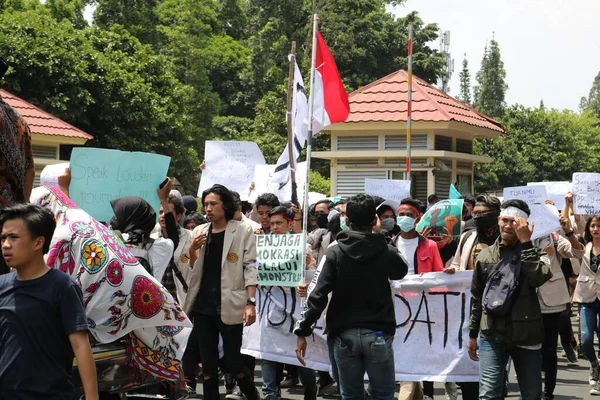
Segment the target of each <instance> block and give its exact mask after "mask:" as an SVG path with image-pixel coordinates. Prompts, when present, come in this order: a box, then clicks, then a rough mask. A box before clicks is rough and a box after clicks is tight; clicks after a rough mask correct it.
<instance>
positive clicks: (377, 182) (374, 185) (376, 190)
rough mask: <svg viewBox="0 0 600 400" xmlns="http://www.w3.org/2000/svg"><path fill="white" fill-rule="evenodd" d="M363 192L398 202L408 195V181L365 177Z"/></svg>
mask: <svg viewBox="0 0 600 400" xmlns="http://www.w3.org/2000/svg"><path fill="white" fill-rule="evenodd" d="M365 193H367V194H369V195H371V196H379V197H382V198H384V199H386V200H395V201H397V202H398V203H399V202H400V201H402V200H403V199H405V198H407V197H408V196H410V181H402V180H394V179H369V178H366V179H365Z"/></svg>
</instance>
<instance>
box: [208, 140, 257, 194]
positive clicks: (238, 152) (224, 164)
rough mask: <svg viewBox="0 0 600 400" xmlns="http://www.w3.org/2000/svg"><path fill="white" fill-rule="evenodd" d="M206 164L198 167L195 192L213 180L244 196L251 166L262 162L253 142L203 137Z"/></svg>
mask: <svg viewBox="0 0 600 400" xmlns="http://www.w3.org/2000/svg"><path fill="white" fill-rule="evenodd" d="M204 160H205V161H206V168H205V169H204V170H203V171H202V178H201V179H200V187H199V188H198V196H202V192H203V191H205V190H206V189H208V188H210V187H211V186H212V185H214V184H217V183H219V184H221V185H224V186H226V187H227V188H228V189H229V190H232V191H236V192H238V193H239V194H240V198H241V199H242V200H247V199H248V196H249V194H250V184H251V183H252V179H253V178H254V166H255V165H261V164H265V158H264V157H263V155H262V153H261V151H260V149H259V148H258V145H257V144H256V143H254V142H236V141H221V140H207V141H206V145H205V148H204Z"/></svg>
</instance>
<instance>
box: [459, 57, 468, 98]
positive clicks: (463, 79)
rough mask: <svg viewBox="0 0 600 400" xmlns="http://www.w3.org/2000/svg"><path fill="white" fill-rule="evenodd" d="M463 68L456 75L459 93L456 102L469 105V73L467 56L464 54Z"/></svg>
mask: <svg viewBox="0 0 600 400" xmlns="http://www.w3.org/2000/svg"><path fill="white" fill-rule="evenodd" d="M462 65H463V68H462V70H461V71H460V74H458V77H459V78H460V93H459V95H458V100H460V101H462V102H463V103H465V104H469V105H470V104H471V73H470V72H469V62H468V61H467V55H466V54H465V59H464V60H463V64H462Z"/></svg>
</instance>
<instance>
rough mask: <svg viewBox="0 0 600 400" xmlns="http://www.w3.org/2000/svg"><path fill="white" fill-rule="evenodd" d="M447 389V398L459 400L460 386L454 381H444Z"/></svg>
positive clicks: (447, 399)
mask: <svg viewBox="0 0 600 400" xmlns="http://www.w3.org/2000/svg"><path fill="white" fill-rule="evenodd" d="M444 388H445V389H446V400H458V386H457V385H456V383H454V382H446V383H444Z"/></svg>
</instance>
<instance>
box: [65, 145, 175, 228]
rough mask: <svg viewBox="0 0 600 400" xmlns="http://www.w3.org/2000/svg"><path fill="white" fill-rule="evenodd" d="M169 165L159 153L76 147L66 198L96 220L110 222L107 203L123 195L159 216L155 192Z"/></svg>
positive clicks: (72, 156)
mask: <svg viewBox="0 0 600 400" xmlns="http://www.w3.org/2000/svg"><path fill="white" fill-rule="evenodd" d="M170 162H171V158H170V157H167V156H162V155H159V154H150V153H141V152H129V151H119V150H108V149H95V148H85V147H78V148H75V149H73V152H72V153H71V162H70V165H71V185H70V186H69V195H70V197H71V199H72V200H73V201H74V202H75V203H77V204H78V205H79V206H80V207H81V208H82V209H83V210H84V211H86V212H87V213H88V214H90V215H91V216H92V217H94V218H96V219H97V220H98V221H109V220H110V219H111V217H112V216H113V214H114V213H113V210H112V208H111V206H110V201H111V200H115V199H119V198H121V197H125V196H137V197H141V198H143V199H144V200H146V201H147V202H148V203H150V205H151V206H152V208H154V210H155V211H156V213H157V214H158V210H159V206H160V201H159V199H158V195H157V194H156V189H158V186H159V185H160V184H161V183H162V182H163V181H164V180H165V178H166V176H167V171H168V169H169V164H170Z"/></svg>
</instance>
